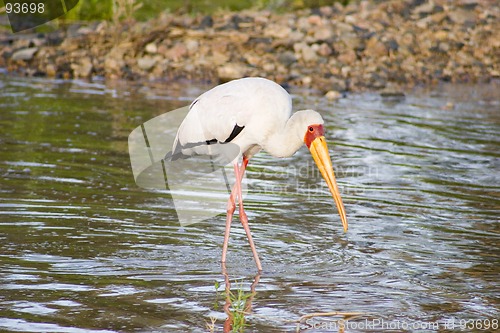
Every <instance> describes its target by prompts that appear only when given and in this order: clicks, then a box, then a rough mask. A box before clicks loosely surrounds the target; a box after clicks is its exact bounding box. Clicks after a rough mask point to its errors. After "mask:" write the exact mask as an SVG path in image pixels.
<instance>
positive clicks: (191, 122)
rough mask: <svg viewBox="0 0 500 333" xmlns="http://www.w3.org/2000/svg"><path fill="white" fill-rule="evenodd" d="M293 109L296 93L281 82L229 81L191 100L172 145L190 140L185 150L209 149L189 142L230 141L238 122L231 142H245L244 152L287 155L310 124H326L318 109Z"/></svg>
mask: <svg viewBox="0 0 500 333" xmlns="http://www.w3.org/2000/svg"><path fill="white" fill-rule="evenodd" d="M291 113H292V99H291V97H290V95H289V94H288V93H287V92H286V90H285V89H283V88H282V87H281V86H280V85H278V84H277V83H275V82H273V81H271V80H267V79H264V78H257V77H251V78H243V79H239V80H234V81H230V82H227V83H225V84H222V85H219V86H217V87H215V88H213V89H211V90H209V91H207V92H205V93H204V94H202V95H201V96H200V97H198V98H197V99H195V100H194V101H193V103H191V106H190V111H189V113H188V114H187V116H186V118H185V119H184V121H183V122H182V124H181V126H180V127H179V130H178V132H177V137H176V140H175V142H174V147H173V151H174V152H175V151H176V149H175V148H176V146H177V145H178V144H180V146H181V147H182V146H187V148H184V149H182V150H181V151H182V153H183V154H184V155H191V154H193V153H203V152H206V149H205V147H200V145H197V146H195V147H191V146H190V145H189V144H196V143H201V144H203V143H206V142H207V141H210V140H213V139H215V140H217V141H218V142H220V143H222V142H225V141H226V140H227V139H228V138H229V137H230V135H231V133H232V131H233V130H234V128H235V126H236V125H238V126H240V127H244V128H243V129H242V131H241V132H240V133H239V134H238V135H237V136H236V137H235V138H234V139H232V140H231V143H234V144H236V145H238V146H239V147H240V151H241V154H244V155H245V156H247V157H248V158H250V157H252V156H253V155H255V154H256V153H257V152H259V151H260V150H261V149H264V150H266V151H267V152H268V153H270V154H271V155H273V156H275V157H288V156H291V155H293V154H294V153H295V152H296V151H297V150H298V149H299V148H300V147H301V146H302V145H303V144H304V141H303V139H304V133H305V131H306V129H307V126H308V125H310V124H323V119H322V118H321V115H320V114H319V113H317V112H315V111H312V110H305V111H299V112H296V113H295V114H294V116H293V117H292V118H290V115H291ZM289 119H290V120H289ZM287 125H288V127H287Z"/></svg>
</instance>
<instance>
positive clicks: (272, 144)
mask: <svg viewBox="0 0 500 333" xmlns="http://www.w3.org/2000/svg"><path fill="white" fill-rule="evenodd" d="M303 144H304V141H303V139H302V138H301V137H300V136H299V135H297V129H296V125H295V122H294V119H293V116H292V118H290V119H288V121H287V123H286V125H285V127H283V128H281V129H278V130H276V131H275V132H274V133H273V134H271V135H270V136H269V139H268V140H267V142H266V145H265V147H263V148H264V150H266V151H267V152H268V153H269V154H271V155H272V156H274V157H289V156H292V155H293V154H295V152H296V151H297V150H299V148H300V147H301V146H302V145H303Z"/></svg>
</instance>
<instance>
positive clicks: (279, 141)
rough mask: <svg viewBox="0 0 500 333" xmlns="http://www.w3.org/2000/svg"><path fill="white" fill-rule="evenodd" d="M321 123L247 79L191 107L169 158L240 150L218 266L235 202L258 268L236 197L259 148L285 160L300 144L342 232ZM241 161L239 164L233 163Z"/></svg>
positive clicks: (273, 89)
mask: <svg viewBox="0 0 500 333" xmlns="http://www.w3.org/2000/svg"><path fill="white" fill-rule="evenodd" d="M323 123H324V121H323V118H322V117H321V115H320V114H319V113H318V112H316V111H313V110H302V111H297V112H295V113H293V115H292V100H291V97H290V95H289V94H288V93H287V92H286V90H285V89H283V88H282V87H281V86H280V85H278V84H277V83H275V82H273V81H270V80H267V79H264V78H257V77H250V78H243V79H238V80H234V81H230V82H227V83H224V84H221V85H219V86H217V87H215V88H213V89H211V90H209V91H207V92H205V93H204V94H202V95H201V96H200V97H198V98H197V99H195V100H194V101H193V103H191V105H190V107H189V112H188V114H187V115H186V118H185V119H184V120H183V122H182V123H181V125H180V126H179V129H178V131H177V136H176V138H175V141H174V144H173V147H172V152H173V153H172V154H173V155H175V154H179V155H187V156H190V155H194V154H199V153H201V152H207V149H208V148H209V147H207V146H210V145H212V144H217V143H220V144H225V143H229V142H230V143H232V144H235V145H237V147H239V154H238V156H236V158H235V159H234V160H233V161H232V163H233V165H234V172H235V179H236V181H235V185H234V187H233V189H232V191H231V195H230V197H229V200H228V203H227V217H226V230H225V233H224V245H223V249H222V263H223V264H225V262H226V254H227V248H228V243H229V233H230V229H231V221H232V216H233V214H234V211H235V209H236V199H238V202H239V217H240V220H241V223H242V225H243V228H244V229H245V233H246V235H247V238H248V241H249V243H250V247H251V249H252V253H253V257H254V260H255V263H256V265H257V269H258V270H259V271H261V270H262V265H261V263H260V259H259V256H258V254H257V250H256V249H255V245H254V242H253V239H252V234H251V232H250V228H249V226H248V218H247V215H246V213H245V210H244V208H243V200H242V195H241V181H242V178H243V174H244V172H245V169H246V166H247V164H248V161H249V159H250V158H251V157H252V156H253V155H255V154H256V153H258V152H259V151H260V150H265V151H267V152H268V153H269V154H271V155H272V156H274V157H289V156H292V155H293V154H294V153H295V152H296V151H297V150H298V149H299V148H300V147H301V146H302V145H303V144H304V143H305V144H306V146H307V147H308V148H309V150H310V152H311V154H312V157H313V159H314V161H315V162H316V164H317V166H318V168H319V170H320V172H321V174H322V176H323V178H324V179H325V181H326V183H327V185H328V188H329V189H330V192H331V194H332V196H333V199H334V201H335V203H336V206H337V209H338V212H339V214H340V218H341V221H342V225H343V227H344V231H347V217H346V213H345V209H344V205H343V203H342V199H341V197H340V193H339V189H338V186H337V182H336V180H335V175H334V172H333V167H332V162H331V159H330V155H329V153H328V147H327V145H326V140H325V137H324V128H323ZM179 155H177V156H179ZM240 158H242V162H241V164H239V163H238V162H239V159H240Z"/></svg>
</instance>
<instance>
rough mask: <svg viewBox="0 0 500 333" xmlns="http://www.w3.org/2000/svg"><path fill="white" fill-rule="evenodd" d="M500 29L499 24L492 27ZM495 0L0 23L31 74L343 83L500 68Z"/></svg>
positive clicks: (13, 64) (13, 59) (379, 83)
mask: <svg viewBox="0 0 500 333" xmlns="http://www.w3.org/2000/svg"><path fill="white" fill-rule="evenodd" d="M495 31H496V33H495ZM498 31H500V6H499V5H498V2H496V1H492V0H459V1H447V0H431V1H423V0H405V1H399V0H398V1H384V2H371V1H361V2H356V3H353V4H350V5H347V6H342V5H340V4H336V5H334V6H330V7H321V8H319V9H315V10H301V11H297V12H290V13H274V12H270V11H250V10H247V11H242V12H237V13H231V12H220V13H218V14H214V15H211V16H203V15H198V16H193V15H187V14H186V15H176V14H171V13H162V14H159V16H158V17H157V18H155V19H152V20H149V21H147V22H134V23H130V22H129V23H123V24H119V25H116V24H112V23H110V22H93V23H88V24H72V25H69V26H68V27H66V28H65V29H60V30H58V31H56V32H51V33H45V34H9V33H0V67H3V68H6V69H7V70H8V71H10V72H17V73H22V74H24V75H28V76H48V77H61V78H89V79H91V78H94V77H102V78H106V79H108V80H113V79H128V80H166V81H169V80H180V79H185V80H193V81H209V82H215V83H219V82H224V81H227V80H231V79H236V78H240V77H244V76H263V77H267V78H270V79H273V80H275V81H277V82H279V83H282V84H286V85H290V86H296V87H304V88H308V89H311V91H314V92H315V93H318V94H326V96H327V97H329V98H336V97H337V96H339V94H338V92H344V91H363V90H387V91H400V90H404V89H408V88H410V87H412V86H415V85H430V84H435V83H438V82H440V81H447V82H456V83H458V82H467V83H470V82H489V81H490V80H494V79H498V78H499V77H500V65H499V64H500V38H498Z"/></svg>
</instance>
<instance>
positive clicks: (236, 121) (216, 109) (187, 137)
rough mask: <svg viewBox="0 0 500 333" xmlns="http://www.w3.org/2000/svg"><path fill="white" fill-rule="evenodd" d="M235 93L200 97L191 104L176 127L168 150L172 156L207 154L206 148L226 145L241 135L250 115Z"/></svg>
mask: <svg viewBox="0 0 500 333" xmlns="http://www.w3.org/2000/svg"><path fill="white" fill-rule="evenodd" d="M209 92H211V91H209ZM242 98H244V96H241V94H239V93H238V92H234V91H233V92H231V93H226V94H220V92H219V93H217V91H216V93H215V94H203V95H201V96H200V97H199V98H198V99H196V100H195V101H194V102H193V103H191V106H190V110H189V112H188V114H187V116H186V118H185V119H184V121H183V122H182V124H181V125H180V127H179V130H178V132H177V136H176V138H175V141H174V145H173V148H172V152H173V154H176V153H182V154H183V155H192V154H204V153H207V147H206V146H210V145H215V144H217V143H229V142H231V141H233V140H234V139H235V138H236V137H237V136H238V135H240V134H241V132H242V131H243V129H244V128H245V124H246V123H247V121H248V119H249V117H250V113H248V112H247V111H246V109H245V108H242Z"/></svg>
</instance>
